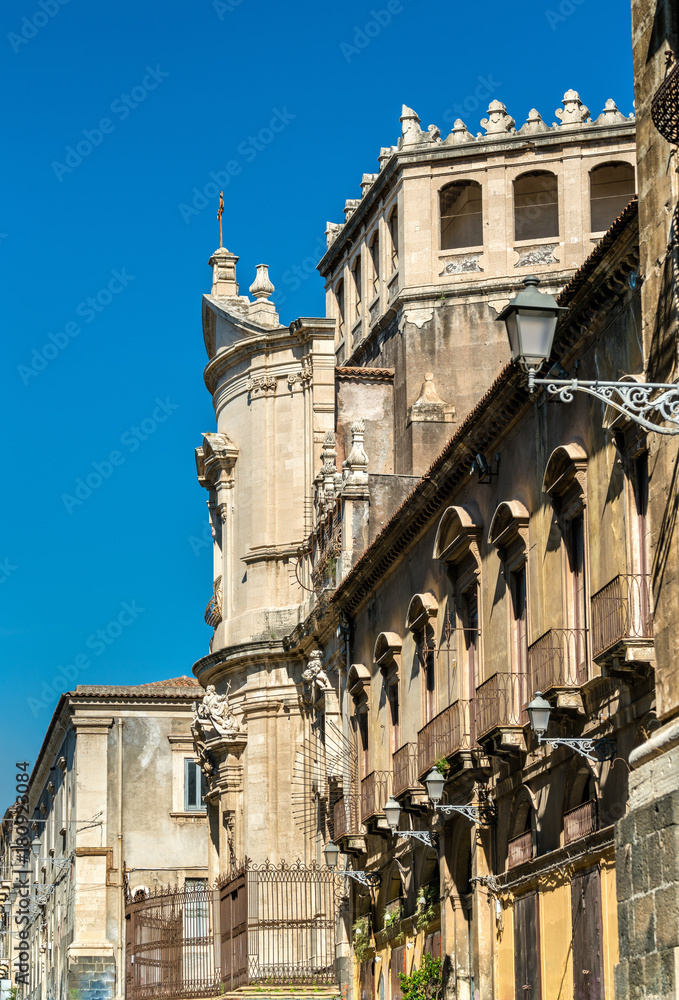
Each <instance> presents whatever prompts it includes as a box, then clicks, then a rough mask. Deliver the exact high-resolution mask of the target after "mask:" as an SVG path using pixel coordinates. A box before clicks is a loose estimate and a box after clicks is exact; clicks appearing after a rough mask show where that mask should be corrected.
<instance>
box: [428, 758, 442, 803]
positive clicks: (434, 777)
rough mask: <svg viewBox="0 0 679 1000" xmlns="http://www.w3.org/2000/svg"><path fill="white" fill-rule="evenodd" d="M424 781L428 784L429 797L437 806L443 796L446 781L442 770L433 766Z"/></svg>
mask: <svg viewBox="0 0 679 1000" xmlns="http://www.w3.org/2000/svg"><path fill="white" fill-rule="evenodd" d="M424 783H425V785H426V786H427V793H428V795H429V798H430V799H431V801H432V802H433V803H434V805H435V806H437V805H438V804H439V802H440V801H441V798H442V796H443V786H444V785H445V783H446V779H445V778H444V777H443V775H442V774H441V772H440V771H438V770H437V769H436V768H435V767H432V769H431V771H430V772H429V774H428V775H427V777H426V778H425V779H424Z"/></svg>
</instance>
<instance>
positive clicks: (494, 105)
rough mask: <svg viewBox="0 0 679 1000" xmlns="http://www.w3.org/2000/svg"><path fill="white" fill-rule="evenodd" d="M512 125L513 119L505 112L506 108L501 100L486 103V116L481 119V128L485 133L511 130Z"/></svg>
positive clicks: (492, 133) (512, 129)
mask: <svg viewBox="0 0 679 1000" xmlns="http://www.w3.org/2000/svg"><path fill="white" fill-rule="evenodd" d="M514 125H515V122H514V119H513V118H512V116H511V115H508V114H507V108H506V107H505V105H504V104H503V103H502V101H491V102H490V104H489V105H488V117H487V118H482V119H481V128H484V129H485V130H486V135H498V134H500V133H502V132H512V131H514Z"/></svg>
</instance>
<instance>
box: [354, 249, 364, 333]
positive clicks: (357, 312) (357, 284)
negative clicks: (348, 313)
mask: <svg viewBox="0 0 679 1000" xmlns="http://www.w3.org/2000/svg"><path fill="white" fill-rule="evenodd" d="M351 274H352V276H353V279H354V318H355V319H360V316H361V281H362V277H361V255H360V253H359V255H358V256H357V258H356V260H355V261H354V265H353V267H352V269H351Z"/></svg>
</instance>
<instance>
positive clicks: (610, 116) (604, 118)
mask: <svg viewBox="0 0 679 1000" xmlns="http://www.w3.org/2000/svg"><path fill="white" fill-rule="evenodd" d="M628 121H629V119H627V118H625V116H624V115H623V114H622V113H621V112H620V111H618V105H617V104H616V103H615V101H614V100H613V99H612V98H610V97H609V99H608V100H607V101H606V103H605V104H604V110H603V111H602V112H601V114H600V115H599V117H598V118H597V120H596V121H595V122H594V124H595V125H621V124H623V123H626V122H628Z"/></svg>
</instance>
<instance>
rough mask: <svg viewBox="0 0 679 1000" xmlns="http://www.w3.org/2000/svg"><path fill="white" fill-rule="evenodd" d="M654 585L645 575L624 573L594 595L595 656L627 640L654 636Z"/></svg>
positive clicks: (593, 637) (593, 646)
mask: <svg viewBox="0 0 679 1000" xmlns="http://www.w3.org/2000/svg"><path fill="white" fill-rule="evenodd" d="M652 638H653V615H652V614H651V588H650V581H649V577H648V576H647V575H645V574H637V575H634V574H631V573H628V574H621V575H620V576H616V577H615V578H614V579H613V580H611V582H610V583H607V584H606V586H605V587H602V589H601V590H600V591H599V592H598V593H596V594H594V596H593V597H592V656H593V657H594V658H596V657H598V656H601V655H602V654H603V653H605V652H606V651H607V650H609V649H610V648H611V647H612V646H615V645H616V643H618V642H621V641H622V640H624V639H652Z"/></svg>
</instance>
